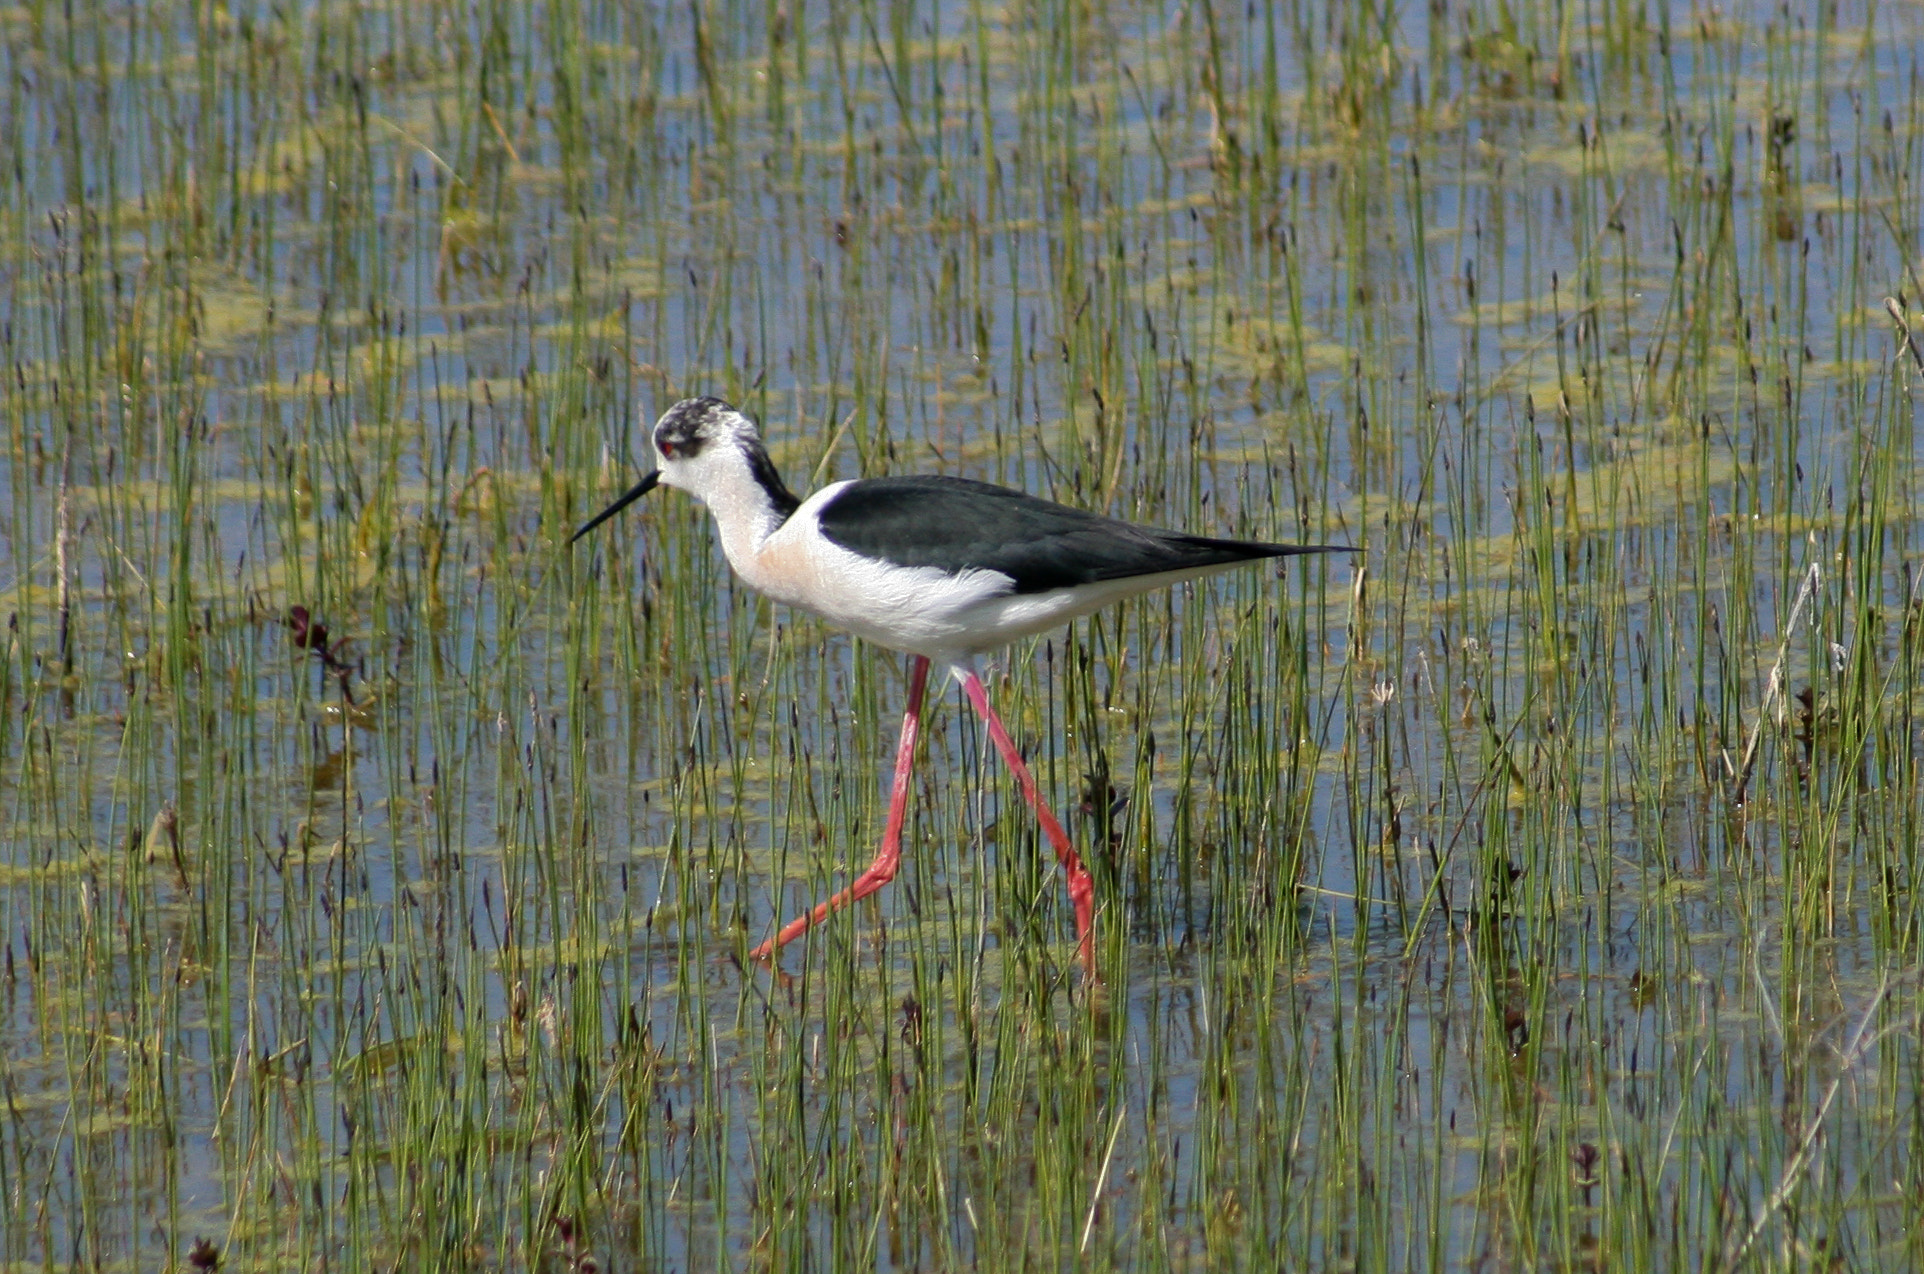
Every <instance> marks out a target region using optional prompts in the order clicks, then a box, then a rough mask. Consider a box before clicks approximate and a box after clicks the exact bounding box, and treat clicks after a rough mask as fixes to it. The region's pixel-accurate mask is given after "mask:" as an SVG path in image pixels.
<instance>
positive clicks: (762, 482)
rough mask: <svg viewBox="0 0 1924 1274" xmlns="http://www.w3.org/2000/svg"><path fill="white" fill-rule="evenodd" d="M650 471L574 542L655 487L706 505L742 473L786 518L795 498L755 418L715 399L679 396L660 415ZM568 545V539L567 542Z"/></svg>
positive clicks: (736, 483) (651, 437)
mask: <svg viewBox="0 0 1924 1274" xmlns="http://www.w3.org/2000/svg"><path fill="white" fill-rule="evenodd" d="M649 442H650V445H651V446H652V447H653V449H654V452H655V469H654V472H652V473H649V474H648V475H647V476H645V477H643V478H642V480H641V481H640V482H638V483H636V484H635V485H634V487H633V488H631V489H630V490H629V491H628V492H626V493H625V494H624V495H623V496H622V497H621V498H620V499H619V500H616V501H615V502H614V503H613V504H611V505H609V506H608V507H607V508H605V509H603V510H602V511H601V512H600V513H598V514H596V515H595V516H594V517H593V518H591V519H590V520H589V521H588V522H587V523H586V524H585V525H583V526H582V528H581V529H580V530H579V531H576V532H575V533H574V539H575V540H578V539H580V538H581V537H582V536H584V535H586V534H587V533H588V532H590V531H592V530H594V529H595V528H596V527H598V526H600V525H601V524H602V523H603V522H606V521H607V520H608V519H609V518H611V517H613V516H614V515H615V514H617V513H619V512H621V511H622V510H623V509H625V508H627V507H628V506H629V505H630V504H633V503H634V502H635V501H636V500H639V499H640V498H641V497H642V496H644V495H647V494H648V493H649V492H650V491H652V490H654V489H655V487H656V486H657V485H659V486H667V487H677V488H679V489H681V490H683V491H686V492H688V494H690V495H692V496H694V497H695V498H696V499H698V500H701V501H703V502H704V503H707V504H711V505H712V504H713V503H714V497H716V496H717V495H718V494H720V493H722V492H724V491H727V490H731V489H736V488H738V487H739V485H740V483H741V480H742V479H743V477H744V476H745V475H746V476H747V477H750V478H752V479H753V480H754V482H755V483H756V484H757V485H758V486H759V487H760V488H761V489H762V490H763V491H764V492H766V494H767V495H768V497H769V500H770V502H771V503H773V504H774V505H775V506H776V507H777V508H778V509H779V510H780V512H781V515H782V516H786V515H787V514H788V513H789V512H790V511H791V510H792V509H793V508H794V507H795V503H796V501H795V497H794V496H793V495H791V494H789V491H788V488H787V487H785V486H783V485H782V480H781V478H780V476H779V475H777V474H776V472H775V468H774V465H773V464H771V463H770V461H769V459H768V452H767V450H766V449H765V448H764V447H763V446H762V435H761V433H760V431H759V430H757V429H756V428H755V422H754V421H752V420H750V419H749V418H748V416H747V415H746V414H745V413H743V412H742V411H740V410H739V409H737V408H735V407H733V406H731V405H729V404H728V403H725V402H723V401H722V400H721V399H719V398H684V399H682V400H681V401H680V402H678V403H676V404H675V405H674V406H673V407H670V408H669V409H668V410H667V411H665V412H663V413H662V414H661V419H660V420H657V421H656V422H655V428H654V432H653V433H652V434H650V435H649ZM569 542H570V543H573V540H570V541H569Z"/></svg>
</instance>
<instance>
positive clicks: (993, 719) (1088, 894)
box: [955, 665, 1096, 974]
mask: <svg viewBox="0 0 1924 1274" xmlns="http://www.w3.org/2000/svg"><path fill="white" fill-rule="evenodd" d="M955 674H956V676H957V678H958V679H960V681H961V682H962V693H964V694H966V695H967V696H968V697H969V702H970V703H972V704H974V705H975V710H976V711H977V712H978V713H980V714H981V716H982V719H983V720H984V721H985V722H987V723H988V726H989V738H990V739H991V740H993V741H994V743H995V750H996V751H998V752H1000V753H1001V754H1002V760H1003V761H1004V762H1005V763H1007V765H1008V767H1009V769H1011V770H1013V771H1014V772H1015V777H1016V781H1017V782H1019V783H1021V784H1022V795H1023V796H1025V797H1027V798H1028V801H1029V808H1030V809H1032V810H1034V811H1035V816H1036V819H1037V820H1038V821H1039V822H1040V823H1041V824H1042V830H1043V832H1045V833H1046V834H1047V835H1048V837H1049V843H1050V844H1051V845H1053V846H1055V851H1056V858H1057V859H1059V860H1060V861H1061V863H1062V874H1063V875H1065V876H1067V877H1068V878H1069V902H1070V904H1071V905H1073V906H1074V907H1075V912H1076V952H1077V954H1078V955H1080V956H1081V957H1082V967H1083V968H1084V969H1086V970H1087V971H1088V972H1089V973H1091V974H1093V973H1094V972H1095V971H1096V949H1095V884H1094V882H1093V881H1091V880H1090V879H1089V869H1088V868H1087V867H1084V866H1083V865H1082V859H1081V858H1080V857H1078V856H1077V854H1076V847H1075V846H1074V845H1071V844H1070V843H1069V833H1067V832H1065V831H1063V830H1062V823H1061V822H1060V821H1059V820H1058V819H1057V818H1056V816H1055V814H1054V812H1053V811H1051V810H1050V809H1049V807H1048V806H1047V805H1046V804H1044V803H1043V800H1042V793H1041V792H1040V791H1039V790H1038V789H1037V788H1036V782H1035V776H1034V775H1033V774H1031V773H1029V767H1028V766H1027V765H1025V764H1023V761H1022V754H1021V753H1020V752H1018V751H1016V749H1015V744H1014V743H1013V742H1011V741H1010V739H1009V732H1008V731H1007V730H1005V729H1003V728H1002V718H1000V717H998V716H996V715H995V709H994V708H991V707H990V706H989V692H988V691H986V690H984V689H983V688H982V678H981V677H979V676H977V675H976V671H975V669H974V668H972V667H966V666H961V665H958V666H957V667H956V670H955Z"/></svg>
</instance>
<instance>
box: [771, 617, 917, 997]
mask: <svg viewBox="0 0 1924 1274" xmlns="http://www.w3.org/2000/svg"><path fill="white" fill-rule="evenodd" d="M928 680H929V661H928V660H927V659H926V658H925V657H923V656H921V655H917V656H915V657H914V658H913V659H911V660H909V706H908V711H907V712H906V713H904V714H903V716H902V737H901V739H900V740H899V741H898V742H897V743H896V745H895V786H894V788H893V789H892V790H891V791H890V793H889V821H888V827H887V829H886V830H884V831H883V833H882V851H881V852H880V853H878V854H877V855H876V856H875V861H874V862H872V863H870V864H869V866H868V870H867V871H865V872H863V873H862V874H861V875H859V876H857V877H856V878H855V881H854V883H853V884H851V885H850V886H849V887H848V888H847V889H844V890H842V892H840V893H838V894H836V895H835V896H834V897H833V898H830V899H829V900H828V901H827V902H825V903H823V904H822V905H821V906H819V907H817V908H815V910H813V911H811V912H809V913H808V914H807V915H804V916H797V917H796V918H795V919H793V920H791V921H789V922H788V923H787V924H785V925H783V926H782V929H781V932H780V933H777V934H776V935H775V936H774V937H772V938H770V939H769V940H768V941H767V942H764V943H762V945H761V946H759V947H756V948H755V950H754V951H753V952H752V953H751V956H750V958H751V959H755V960H764V961H765V960H772V959H774V957H775V953H776V952H777V951H779V950H781V949H782V948H783V947H784V946H786V945H787V944H788V943H790V942H793V941H794V940H795V939H797V938H799V937H801V936H802V935H803V934H804V933H806V932H808V929H809V926H811V925H818V924H820V923H822V921H824V920H826V919H828V913H829V912H831V911H835V910H837V909H838V908H841V907H846V906H848V905H849V904H850V903H852V902H856V901H859V900H860V899H863V898H866V897H868V896H869V895H870V894H872V893H874V892H875V891H876V890H878V889H880V888H881V887H882V886H883V885H886V884H888V883H889V881H891V880H894V879H895V869H896V867H898V866H899V865H900V864H901V862H902V821H903V818H904V816H905V815H906V814H907V813H908V808H909V769H910V767H911V766H912V765H913V763H914V761H915V735H916V731H917V729H918V728H919V727H920V725H921V723H922V688H923V687H924V686H926V685H927V684H928Z"/></svg>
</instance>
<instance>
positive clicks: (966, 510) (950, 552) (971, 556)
mask: <svg viewBox="0 0 1924 1274" xmlns="http://www.w3.org/2000/svg"><path fill="white" fill-rule="evenodd" d="M818 518H819V521H820V524H821V528H822V534H823V535H825V536H827V537H828V538H829V539H830V540H831V541H833V542H834V543H836V544H839V545H841V546H842V547H843V548H845V549H848V550H849V551H850V552H853V553H860V554H861V555H862V556H863V557H872V558H878V559H880V560H882V561H885V562H892V563H894V564H895V565H897V566H933V567H936V568H937V569H939V570H943V571H948V572H950V573H951V574H953V573H956V572H960V571H965V570H988V571H1000V572H1001V573H1002V574H1004V575H1007V576H1008V577H1009V578H1010V579H1012V580H1014V581H1015V586H1014V590H1013V591H1015V592H1017V593H1046V592H1049V591H1050V590H1052V589H1058V588H1073V587H1075V586H1076V585H1078V584H1094V583H1097V582H1099V581H1102V580H1114V579H1129V578H1131V577H1133V576H1138V575H1159V574H1162V573H1164V572H1167V571H1186V570H1191V569H1193V568H1195V567H1199V566H1228V565H1232V564H1234V563H1237V562H1248V561H1254V560H1256V559H1258V558H1265V557H1287V556H1290V555H1292V554H1296V553H1343V552H1349V551H1350V550H1349V549H1347V548H1345V547H1343V546H1341V545H1327V544H1315V545H1293V544H1265V543H1263V542H1261V541H1257V540H1217V539H1211V538H1209V537H1208V536H1202V535H1186V534H1184V533H1183V532H1181V531H1164V530H1160V529H1158V528H1155V527H1148V526H1137V525H1135V524H1134V523H1132V522H1121V521H1118V520H1116V519H1115V518H1106V517H1103V516H1101V515H1100V514H1095V513H1087V512H1084V511H1083V510H1081V509H1072V508H1070V507H1069V506H1067V505H1064V504H1056V503H1054V502H1052V501H1049V500H1038V499H1037V498H1036V497H1034V496H1032V495H1024V494H1023V493H1022V492H1020V491H1011V490H1009V488H1007V487H998V486H994V485H992V484H990V483H987V482H972V481H970V480H969V479H967V478H950V477H943V476H940V475H931V476H926V477H916V478H865V479H862V480H860V481H857V482H853V483H850V484H849V485H848V486H846V487H844V488H843V489H842V490H841V491H840V492H839V493H837V494H836V496H835V497H834V498H833V499H831V500H830V501H829V502H828V503H827V504H826V505H824V506H823V507H822V509H821V512H820V514H819V515H818Z"/></svg>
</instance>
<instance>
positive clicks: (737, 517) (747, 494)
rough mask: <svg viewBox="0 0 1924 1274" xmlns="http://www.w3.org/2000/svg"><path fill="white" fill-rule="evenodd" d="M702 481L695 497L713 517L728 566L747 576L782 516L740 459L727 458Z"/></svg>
mask: <svg viewBox="0 0 1924 1274" xmlns="http://www.w3.org/2000/svg"><path fill="white" fill-rule="evenodd" d="M702 477H703V479H704V481H703V482H702V484H701V488H700V489H699V490H698V491H696V492H694V494H695V495H696V496H698V497H699V498H700V500H701V502H702V503H703V504H706V505H707V506H708V511H709V512H710V513H712V514H714V516H715V529H716V531H717V533H719V534H720V536H721V544H722V552H723V553H725V554H727V556H728V564H729V565H730V566H732V567H734V568H735V571H736V573H737V574H740V575H743V576H747V575H749V574H750V573H751V566H752V563H753V562H754V560H755V554H756V553H757V552H758V551H759V550H760V549H761V547H762V542H763V541H765V540H766V539H768V537H769V536H770V535H773V534H774V533H775V530H776V528H778V527H780V526H781V524H782V522H783V521H784V520H785V518H784V515H783V514H782V512H781V510H780V509H778V508H776V507H775V502H774V501H773V500H771V499H770V498H769V495H768V492H767V490H766V489H764V488H763V486H762V484H761V483H759V482H757V481H756V480H755V475H754V474H753V473H751V472H750V471H749V468H748V465H747V463H746V462H745V461H744V460H743V459H742V458H741V457H740V456H739V455H737V456H733V457H730V463H728V464H719V465H715V466H713V467H712V468H709V469H708V470H707V471H706V472H705V473H703V474H702Z"/></svg>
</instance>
